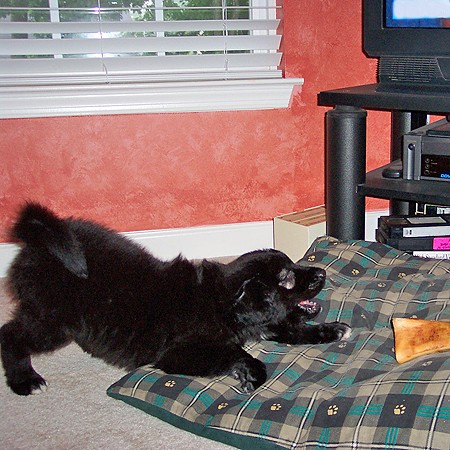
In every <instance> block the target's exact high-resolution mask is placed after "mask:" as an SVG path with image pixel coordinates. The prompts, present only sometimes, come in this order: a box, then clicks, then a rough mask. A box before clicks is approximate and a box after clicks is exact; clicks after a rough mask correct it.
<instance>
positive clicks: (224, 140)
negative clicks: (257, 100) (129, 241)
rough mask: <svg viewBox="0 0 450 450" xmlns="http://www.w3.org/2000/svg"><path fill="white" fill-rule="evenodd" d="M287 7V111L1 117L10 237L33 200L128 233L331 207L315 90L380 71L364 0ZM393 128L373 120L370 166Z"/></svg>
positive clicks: (1, 179) (364, 79)
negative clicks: (370, 51)
mask: <svg viewBox="0 0 450 450" xmlns="http://www.w3.org/2000/svg"><path fill="white" fill-rule="evenodd" d="M284 11H285V24H284V32H285V38H284V50H285V63H286V75H287V76H289V77H298V76H301V77H304V78H305V85H304V87H303V90H302V92H297V93H296V94H295V95H294V97H293V99H292V106H291V107H290V108H288V109H283V110H271V111H240V112H212V113H180V114H148V115H117V116H97V117H64V118H42V119H14V120H12V119H11V120H1V121H0V155H1V164H0V242H6V241H8V237H7V233H6V230H7V228H8V227H9V225H10V223H11V221H12V218H13V217H14V214H15V212H16V210H17V207H18V205H19V204H21V203H22V202H23V201H24V200H26V199H32V200H39V201H42V202H44V203H45V204H47V205H49V206H50V207H52V208H54V209H55V210H56V211H58V212H59V213H61V214H64V215H65V214H67V215H71V214H73V215H79V216H83V217H87V218H91V219H94V220H98V221H101V222H103V223H105V224H107V225H108V226H111V227H113V228H115V229H117V230H121V231H133V230H141V229H157V228H172V227H186V226H195V225H205V224H223V223H233V222H246V221H258V220H270V219H272V218H273V217H274V216H276V215H278V214H282V213H286V212H291V211H295V210H299V209H303V208H307V207H311V206H315V205H319V204H322V203H323V202H324V113H325V112H326V110H327V108H323V107H319V106H317V94H318V92H320V91H321V90H325V89H331V88H337V87H343V86H345V85H356V84H365V83H370V82H374V81H375V67H376V66H375V62H374V61H371V60H368V59H367V58H366V57H365V56H364V54H363V53H362V50H361V2H360V1H359V0H345V1H340V2H330V1H329V0H317V1H314V2H311V1H310V0H285V2H284ZM388 126H389V115H388V114H387V113H370V114H369V126H368V139H369V144H370V143H371V142H377V151H376V152H371V153H370V156H369V158H368V167H369V168H372V167H375V166H378V165H381V164H384V163H385V162H386V161H387V160H388V154H389V148H388V146H389V144H388V139H389V131H388ZM380 136H381V137H382V138H381V144H379V140H380ZM374 205H375V206H377V203H374Z"/></svg>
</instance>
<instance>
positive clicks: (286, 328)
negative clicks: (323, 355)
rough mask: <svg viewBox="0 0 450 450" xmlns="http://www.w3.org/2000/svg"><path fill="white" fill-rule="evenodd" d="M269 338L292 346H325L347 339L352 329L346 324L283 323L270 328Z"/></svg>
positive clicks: (287, 321)
mask: <svg viewBox="0 0 450 450" xmlns="http://www.w3.org/2000/svg"><path fill="white" fill-rule="evenodd" d="M270 331H271V335H270V338H271V339H273V340H275V341H277V342H280V343H283V344H292V345H302V344H327V343H329V342H335V341H340V340H342V339H344V340H345V339H348V338H349V337H350V335H351V332H352V329H351V327H349V326H348V325H347V324H346V323H342V322H331V323H321V324H318V325H308V324H305V323H303V322H300V323H299V322H297V323H295V322H292V321H289V320H286V321H283V322H281V323H280V324H278V325H276V326H273V327H271V328H270Z"/></svg>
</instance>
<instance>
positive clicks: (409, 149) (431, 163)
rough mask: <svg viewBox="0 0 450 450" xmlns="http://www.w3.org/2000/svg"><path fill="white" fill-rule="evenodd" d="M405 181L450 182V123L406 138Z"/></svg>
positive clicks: (433, 125) (437, 124)
mask: <svg viewBox="0 0 450 450" xmlns="http://www.w3.org/2000/svg"><path fill="white" fill-rule="evenodd" d="M403 178H404V179H406V180H436V181H450V122H449V121H448V120H447V119H442V120H439V121H437V122H433V123H431V124H429V125H425V126H424V127H420V128H417V129H415V130H413V131H410V132H409V133H406V134H405V135H404V136H403Z"/></svg>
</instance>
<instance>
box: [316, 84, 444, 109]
mask: <svg viewBox="0 0 450 450" xmlns="http://www.w3.org/2000/svg"><path fill="white" fill-rule="evenodd" d="M318 99H319V105H321V106H335V105H342V106H358V107H362V108H367V109H380V110H387V111H392V110H403V111H426V112H428V113H435V114H448V113H449V112H450V91H449V90H448V89H443V90H442V91H435V92H426V91H424V90H422V91H421V90H420V89H418V90H417V91H415V92H405V91H396V90H392V91H386V90H380V89H379V85H378V84H367V85H364V86H354V87H349V88H342V89H334V90H330V91H323V92H320V93H319V97H318Z"/></svg>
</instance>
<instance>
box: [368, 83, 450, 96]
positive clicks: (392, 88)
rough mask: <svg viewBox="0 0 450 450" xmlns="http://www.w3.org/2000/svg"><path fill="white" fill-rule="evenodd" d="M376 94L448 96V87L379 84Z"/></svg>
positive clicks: (449, 93)
mask: <svg viewBox="0 0 450 450" xmlns="http://www.w3.org/2000/svg"><path fill="white" fill-rule="evenodd" d="M376 90H377V92H384V93H392V94H416V93H417V92H420V94H421V95H422V94H427V93H428V94H438V95H439V94H444V95H445V94H447V95H450V86H438V85H435V84H426V83H423V84H413V83H410V84H404V83H400V84H397V83H379V84H378V85H377V88H376Z"/></svg>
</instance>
